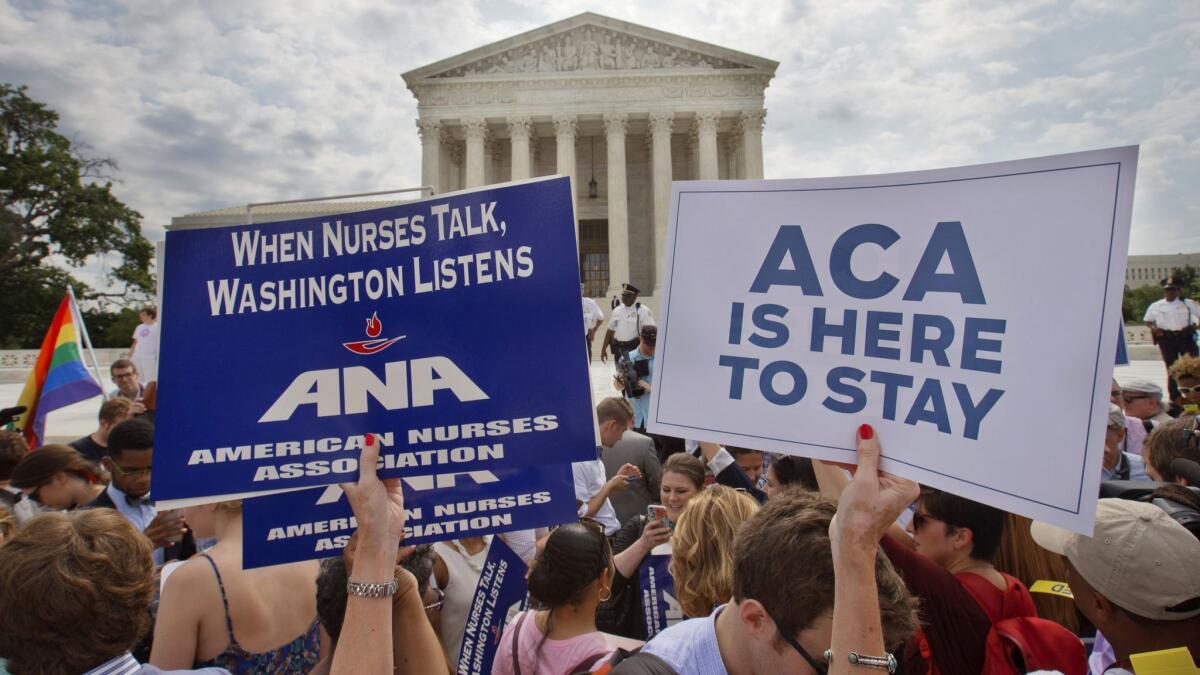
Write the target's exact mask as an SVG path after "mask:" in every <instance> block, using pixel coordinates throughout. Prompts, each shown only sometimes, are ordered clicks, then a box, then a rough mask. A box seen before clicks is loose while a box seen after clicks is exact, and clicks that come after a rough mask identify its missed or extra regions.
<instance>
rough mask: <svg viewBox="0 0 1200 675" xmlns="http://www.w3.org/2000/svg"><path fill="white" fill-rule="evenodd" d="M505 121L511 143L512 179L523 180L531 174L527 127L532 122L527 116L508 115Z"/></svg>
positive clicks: (528, 127)
mask: <svg viewBox="0 0 1200 675" xmlns="http://www.w3.org/2000/svg"><path fill="white" fill-rule="evenodd" d="M507 122H508V136H509V139H511V143H512V180H524V179H526V178H529V177H530V176H532V175H533V172H532V171H531V170H530V167H531V165H530V161H529V160H530V153H529V129H530V127H531V126H532V124H533V123H532V120H530V119H529V118H528V117H509V118H508V120H507Z"/></svg>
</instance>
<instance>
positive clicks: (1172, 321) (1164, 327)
mask: <svg viewBox="0 0 1200 675" xmlns="http://www.w3.org/2000/svg"><path fill="white" fill-rule="evenodd" d="M1161 285H1162V287H1163V299H1162V300H1156V301H1154V302H1153V303H1151V304H1150V306H1149V307H1147V308H1146V316H1145V317H1144V318H1143V319H1142V320H1143V321H1145V322H1146V325H1147V326H1149V327H1150V332H1151V334H1153V336H1154V344H1156V345H1158V351H1159V352H1161V353H1162V358H1163V362H1164V363H1166V364H1167V368H1170V367H1171V365H1172V364H1174V363H1175V359H1178V358H1179V357H1180V356H1183V355H1184V354H1191V355H1192V356H1197V355H1200V354H1197V347H1196V337H1195V336H1196V325H1197V323H1200V305H1197V304H1196V302H1195V301H1194V300H1188V299H1185V298H1181V297H1179V288H1180V286H1182V285H1183V283H1182V280H1180V279H1179V277H1176V276H1169V277H1167V278H1166V279H1163V280H1162V282H1161ZM1167 385H1168V387H1169V391H1170V396H1171V401H1176V400H1178V399H1179V389H1178V388H1177V387H1176V386H1175V380H1174V379H1173V378H1171V377H1170V376H1169V375H1168V376H1167Z"/></svg>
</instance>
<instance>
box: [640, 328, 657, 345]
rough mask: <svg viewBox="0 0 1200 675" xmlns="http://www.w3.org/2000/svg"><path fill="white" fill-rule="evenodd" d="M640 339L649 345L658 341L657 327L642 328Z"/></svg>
mask: <svg viewBox="0 0 1200 675" xmlns="http://www.w3.org/2000/svg"><path fill="white" fill-rule="evenodd" d="M641 336H642V339H643V340H645V341H646V342H649V343H650V344H654V342H655V340H658V326H642V332H641Z"/></svg>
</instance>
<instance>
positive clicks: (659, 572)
mask: <svg viewBox="0 0 1200 675" xmlns="http://www.w3.org/2000/svg"><path fill="white" fill-rule="evenodd" d="M659 548H661V547H656V549H655V550H659ZM670 565H671V553H670V550H669V549H668V550H667V553H665V554H664V553H661V552H660V553H651V554H650V555H648V556H646V558H645V559H644V560H643V561H642V564H641V567H640V568H639V569H638V578H639V579H640V581H641V586H642V620H643V623H644V625H645V627H646V639H647V640H649V639H650V638H652V637H654V636H655V635H658V634H659V633H661V632H662V631H664V630H666V629H667V628H669V627H671V626H674V625H675V624H677V623H679V622H680V621H683V618H684V617H683V608H682V607H680V606H679V600H678V599H676V596H675V578H674V577H672V576H671V572H670V569H669V567H670Z"/></svg>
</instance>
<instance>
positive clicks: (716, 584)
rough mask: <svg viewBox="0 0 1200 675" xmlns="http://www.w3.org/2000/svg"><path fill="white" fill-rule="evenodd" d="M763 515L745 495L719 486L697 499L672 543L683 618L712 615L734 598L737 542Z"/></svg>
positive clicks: (673, 571)
mask: <svg viewBox="0 0 1200 675" xmlns="http://www.w3.org/2000/svg"><path fill="white" fill-rule="evenodd" d="M757 511H758V502H756V501H755V500H754V499H753V498H752V497H750V496H749V495H747V494H746V493H744V492H740V491H738V490H734V489H732V488H727V487H724V486H720V485H717V486H713V487H710V488H708V489H707V490H703V491H702V492H701V493H700V494H698V495H696V496H695V497H692V498H691V499H690V500H689V501H688V504H687V508H686V509H684V511H683V514H682V515H681V516H680V518H679V520H678V522H676V524H675V534H674V536H673V537H672V538H671V544H672V547H673V549H674V551H673V555H672V557H671V566H670V568H669V569H670V571H671V576H672V577H673V578H674V579H675V593H676V595H677V596H678V599H679V604H680V606H681V607H682V608H683V613H684V614H685V615H687V616H691V617H696V616H708V615H709V614H710V613H712V610H713V607H716V606H717V605H720V604H722V603H725V602H728V601H729V598H730V597H732V596H733V537H734V535H735V534H737V530H738V527H740V526H741V524H742V523H744V522H746V521H747V520H749V519H750V516H753V515H754V514H755V512H757Z"/></svg>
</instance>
